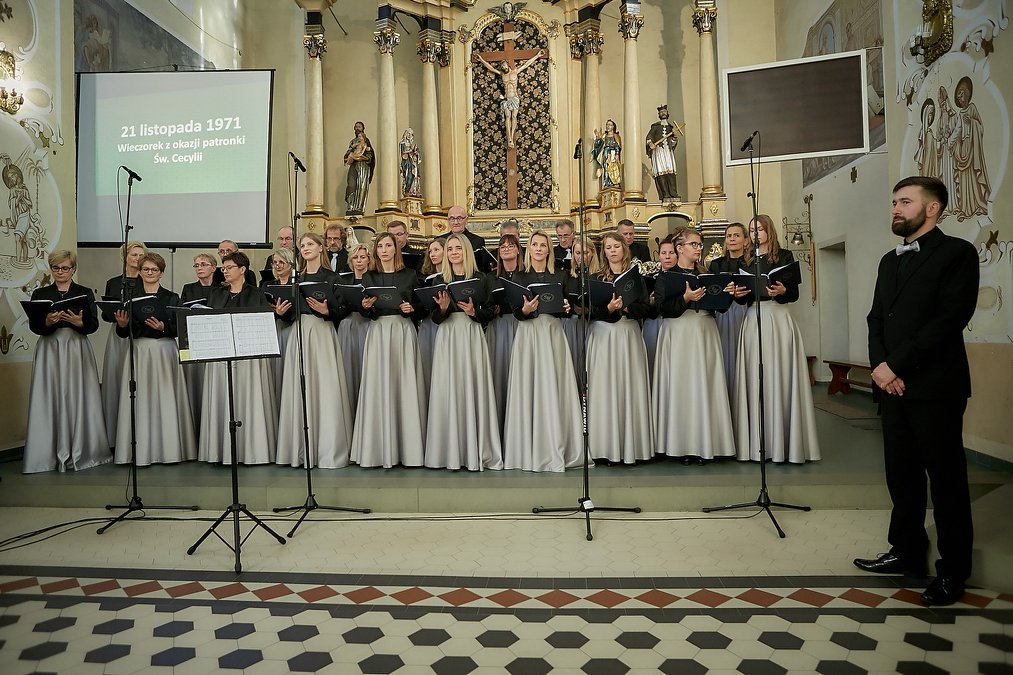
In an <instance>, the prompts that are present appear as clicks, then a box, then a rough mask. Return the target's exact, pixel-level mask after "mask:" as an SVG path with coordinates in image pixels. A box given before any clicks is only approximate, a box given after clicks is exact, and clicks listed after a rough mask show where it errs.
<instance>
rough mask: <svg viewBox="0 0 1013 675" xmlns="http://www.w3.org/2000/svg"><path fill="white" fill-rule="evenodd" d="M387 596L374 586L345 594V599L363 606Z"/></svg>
mask: <svg viewBox="0 0 1013 675" xmlns="http://www.w3.org/2000/svg"><path fill="white" fill-rule="evenodd" d="M385 595H387V594H386V593H384V592H383V591H381V590H380V589H378V588H373V587H372V586H366V587H365V588H360V589H357V590H354V591H351V592H349V593H345V597H346V598H348V599H349V600H351V601H352V602H354V603H355V604H357V605H361V604H362V603H364V602H370V601H372V600H376V599H377V598H382V597H383V596H385Z"/></svg>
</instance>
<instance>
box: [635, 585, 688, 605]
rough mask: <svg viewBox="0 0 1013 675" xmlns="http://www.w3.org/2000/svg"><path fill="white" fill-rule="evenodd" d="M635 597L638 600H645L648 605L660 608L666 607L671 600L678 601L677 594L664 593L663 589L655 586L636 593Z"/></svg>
mask: <svg viewBox="0 0 1013 675" xmlns="http://www.w3.org/2000/svg"><path fill="white" fill-rule="evenodd" d="M636 599H637V600H639V601H640V602H646V603H647V604H648V605H654V606H655V607H659V608H660V607H668V606H669V605H671V604H672V603H673V602H676V601H678V600H679V596H678V595H672V594H671V593H666V592H665V591H659V590H658V589H657V588H652V589H651V590H649V591H647V592H645V593H641V594H640V595H638V596H637V598H636Z"/></svg>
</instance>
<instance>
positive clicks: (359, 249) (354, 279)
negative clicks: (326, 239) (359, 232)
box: [338, 244, 372, 414]
mask: <svg viewBox="0 0 1013 675" xmlns="http://www.w3.org/2000/svg"><path fill="white" fill-rule="evenodd" d="M370 262H371V261H370V257H369V248H367V247H366V245H365V244H353V245H352V246H351V247H349V249H348V266H349V267H350V268H351V271H350V272H342V273H341V274H340V275H339V276H340V277H341V279H340V281H339V282H338V283H342V284H346V285H349V286H361V285H362V275H364V274H365V273H366V272H368V271H369V266H370ZM349 309H350V310H351V311H350V312H349V314H348V316H346V317H345V318H344V320H342V322H341V323H339V324H338V342H339V343H341V356H342V358H343V359H344V361H345V383H346V384H347V385H348V401H349V403H350V404H351V406H352V413H353V414H354V413H355V409H356V407H357V406H358V404H359V383H360V382H361V381H362V350H363V349H364V348H365V347H366V335H367V333H369V326H370V323H372V322H371V321H370V320H369V317H367V316H366V315H365V314H363V309H362V307H350V308H349Z"/></svg>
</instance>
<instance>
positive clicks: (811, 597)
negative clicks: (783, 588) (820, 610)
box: [788, 588, 834, 607]
mask: <svg viewBox="0 0 1013 675" xmlns="http://www.w3.org/2000/svg"><path fill="white" fill-rule="evenodd" d="M788 597H789V598H790V599H792V600H795V601H796V602H804V603H805V604H807V605H812V606H813V607H822V606H823V605H825V604H827V603H828V602H830V601H831V600H833V599H834V597H833V596H832V595H827V594H826V593H820V592H819V591H814V590H812V589H811V588H800V589H798V590H797V591H795V592H794V593H792V594H791V595H789V596H788Z"/></svg>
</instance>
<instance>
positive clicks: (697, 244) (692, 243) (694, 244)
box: [679, 241, 703, 248]
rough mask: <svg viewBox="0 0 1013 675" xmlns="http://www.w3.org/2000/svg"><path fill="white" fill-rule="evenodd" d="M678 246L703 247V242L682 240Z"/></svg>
mask: <svg viewBox="0 0 1013 675" xmlns="http://www.w3.org/2000/svg"><path fill="white" fill-rule="evenodd" d="M679 246H689V247H691V248H703V242H701V241H684V242H682V243H681V244H679Z"/></svg>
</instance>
